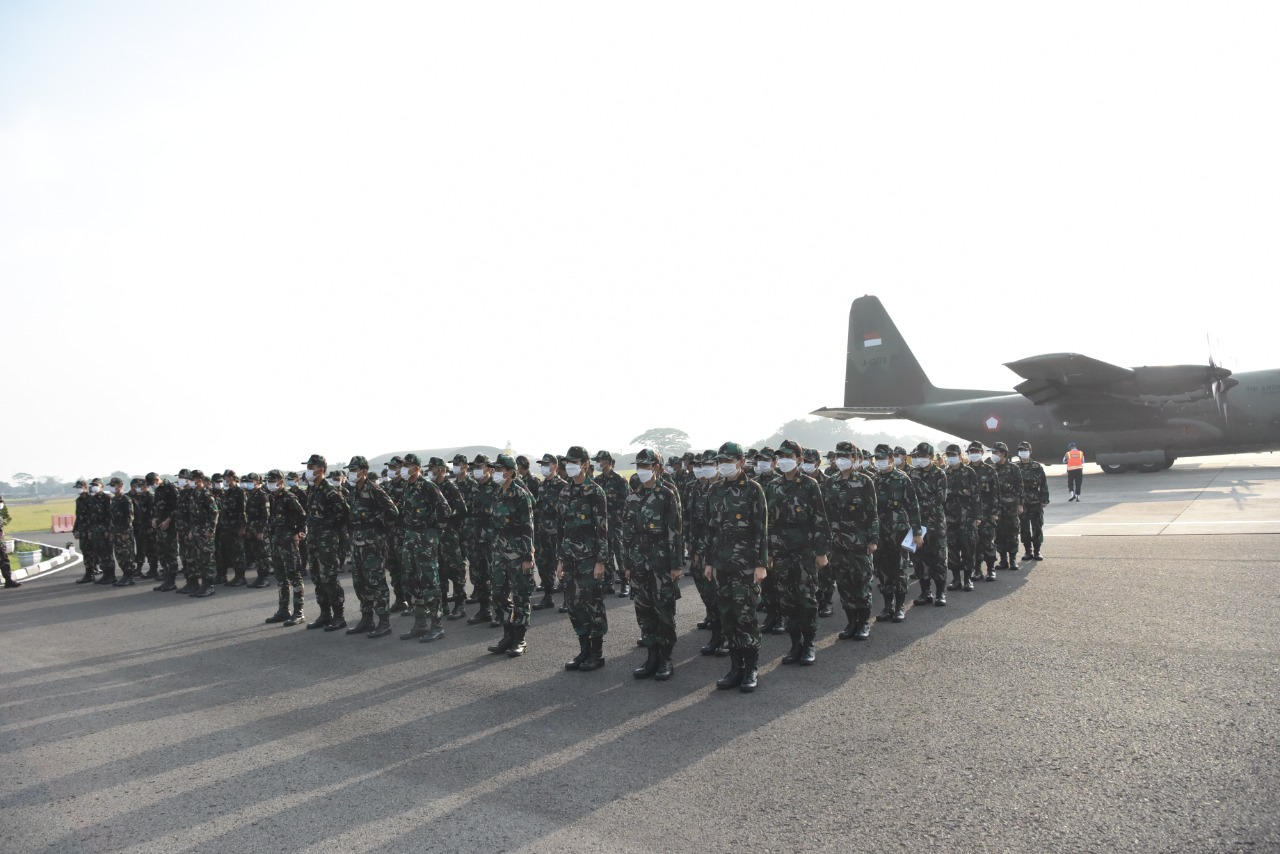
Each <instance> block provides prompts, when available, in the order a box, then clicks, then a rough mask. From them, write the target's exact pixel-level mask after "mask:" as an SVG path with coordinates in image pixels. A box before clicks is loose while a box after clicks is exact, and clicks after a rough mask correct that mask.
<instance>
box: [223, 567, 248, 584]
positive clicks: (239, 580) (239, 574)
mask: <svg viewBox="0 0 1280 854" xmlns="http://www.w3.org/2000/svg"><path fill="white" fill-rule="evenodd" d="M227 586H228V587H244V586H245V582H244V567H236V570H235V572H234V573H233V574H232V576H231V580H230V581H228V582H227Z"/></svg>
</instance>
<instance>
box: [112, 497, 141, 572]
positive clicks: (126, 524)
mask: <svg viewBox="0 0 1280 854" xmlns="http://www.w3.org/2000/svg"><path fill="white" fill-rule="evenodd" d="M107 485H108V486H110V487H111V490H112V492H113V493H114V494H113V495H112V496H111V527H110V530H109V532H108V534H107V536H108V537H109V538H110V540H111V550H112V552H113V553H114V554H115V558H116V564H117V565H119V567H120V580H119V581H117V582H115V586H116V587H128V586H130V585H132V584H133V583H134V581H133V574H134V569H135V567H136V561H137V555H136V554H135V553H134V543H133V499H132V498H130V497H129V494H128V493H126V492H125V491H124V481H123V480H121V479H120V478H118V477H113V478H111V482H110V483H109V484H107Z"/></svg>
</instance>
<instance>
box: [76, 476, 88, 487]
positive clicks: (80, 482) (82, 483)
mask: <svg viewBox="0 0 1280 854" xmlns="http://www.w3.org/2000/svg"><path fill="white" fill-rule="evenodd" d="M88 485H89V484H88V483H87V482H86V481H85V479H84V478H80V479H79V480H77V481H76V486H75V488H76V489H81V488H83V487H86V486H88Z"/></svg>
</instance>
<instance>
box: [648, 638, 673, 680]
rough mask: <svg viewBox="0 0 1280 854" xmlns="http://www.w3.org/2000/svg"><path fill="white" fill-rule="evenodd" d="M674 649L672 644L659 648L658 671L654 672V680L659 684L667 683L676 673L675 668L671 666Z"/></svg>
mask: <svg viewBox="0 0 1280 854" xmlns="http://www.w3.org/2000/svg"><path fill="white" fill-rule="evenodd" d="M672 649H673V647H672V646H671V645H670V644H666V645H664V646H661V647H659V648H658V669H657V670H655V671H654V672H653V678H654V679H656V680H658V681H659V682H666V681H667V680H668V679H670V678H671V674H673V673H675V667H673V666H672V664H671V650H672Z"/></svg>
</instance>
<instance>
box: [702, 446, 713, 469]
mask: <svg viewBox="0 0 1280 854" xmlns="http://www.w3.org/2000/svg"><path fill="white" fill-rule="evenodd" d="M715 461H716V452H715V451H713V450H711V449H710V448H708V449H707V450H705V451H703V452H702V458H701V462H702V464H703V465H707V464H708V463H714V462H715Z"/></svg>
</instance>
